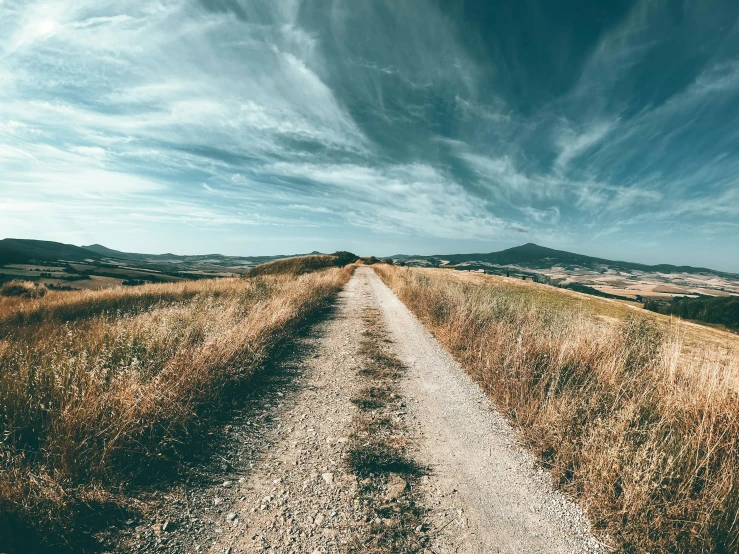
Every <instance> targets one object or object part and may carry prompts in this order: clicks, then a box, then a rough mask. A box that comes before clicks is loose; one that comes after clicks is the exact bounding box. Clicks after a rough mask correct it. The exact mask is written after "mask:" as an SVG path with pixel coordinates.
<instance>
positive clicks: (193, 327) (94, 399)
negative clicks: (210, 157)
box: [0, 266, 352, 550]
mask: <svg viewBox="0 0 739 554" xmlns="http://www.w3.org/2000/svg"><path fill="white" fill-rule="evenodd" d="M351 271H352V267H351V266H350V267H345V268H341V269H340V268H331V269H326V270H323V271H320V272H314V273H310V274H307V275H295V274H287V275H270V276H264V277H257V278H250V279H223V280H203V281H195V282H184V283H171V284H159V285H144V286H140V287H127V288H114V289H108V290H102V291H80V292H48V293H46V294H45V295H44V296H42V297H40V298H21V297H10V298H0V368H1V370H2V371H1V372H0V429H2V430H3V435H2V436H0V539H3V540H5V541H6V542H5V543H4V542H3V540H0V544H8V541H10V540H11V539H12V540H16V541H21V540H23V536H22V535H23V532H27V533H29V534H30V535H37V536H47V537H56V538H57V539H59V538H60V537H62V538H63V537H64V536H67V535H68V534H69V533H70V532H72V531H74V530H75V527H76V526H77V524H78V523H79V519H80V518H82V517H84V509H83V508H84V507H85V506H87V507H88V512H89V510H92V511H95V510H96V508H95V506H98V507H99V506H101V505H103V504H105V503H107V502H110V501H111V500H115V499H116V498H120V497H125V494H126V492H127V490H128V488H129V487H130V486H132V483H133V484H135V483H136V482H138V481H140V480H141V478H142V477H143V478H144V479H151V478H155V477H156V476H157V475H161V474H163V473H162V472H166V471H167V468H168V467H171V465H172V463H173V462H175V461H176V460H177V459H178V458H179V457H180V456H181V455H182V454H183V452H187V450H188V448H190V447H191V446H192V444H191V443H190V442H189V441H190V440H191V437H192V435H193V433H194V430H195V429H196V428H197V427H198V425H201V424H202V423H203V419H202V418H204V417H205V415H206V411H207V410H211V409H213V408H215V407H217V406H218V405H219V402H221V401H222V400H223V399H224V398H225V397H227V396H228V394H229V390H232V389H233V387H234V386H235V385H237V384H242V383H245V382H248V379H249V378H250V377H251V376H252V375H253V374H254V373H255V372H256V371H258V370H259V369H260V368H261V367H262V366H263V365H264V363H265V362H266V360H267V359H268V358H269V356H270V355H271V354H272V352H273V351H274V349H275V346H276V345H278V344H280V343H281V342H282V341H283V340H284V339H286V338H289V337H290V336H291V335H292V334H293V333H294V332H295V331H296V329H298V328H300V327H301V326H304V324H305V323H307V322H308V321H310V319H311V318H312V317H313V315H314V314H315V313H316V312H317V310H319V309H320V308H321V307H323V306H325V305H326V302H327V300H329V299H330V298H332V297H333V296H334V295H335V294H336V293H337V292H338V291H339V290H340V289H341V287H342V286H343V285H344V284H345V283H346V281H347V280H348V279H349V277H350V275H351ZM205 421H207V417H205ZM13 537H15V538H13ZM11 546H12V545H11ZM16 546H17V544H16ZM11 550H12V548H11Z"/></svg>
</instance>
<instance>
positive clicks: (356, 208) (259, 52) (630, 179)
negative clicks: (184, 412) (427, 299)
mask: <svg viewBox="0 0 739 554" xmlns="http://www.w3.org/2000/svg"><path fill="white" fill-rule="evenodd" d="M619 6H622V4H621V3H619ZM540 8H541V10H540V11H542V13H545V12H546V11H547V10H549V7H547V4H545V3H543V2H542V3H541V6H540ZM560 12H561V13H560ZM560 12H557V13H554V12H553V13H550V14H549V19H547V18H544V19H540V18H538V17H533V16H532V17H530V18H527V19H526V20H515V21H514V20H510V21H507V20H506V17H509V16H507V15H506V14H509V13H513V12H512V10H506V9H505V6H503V5H501V6H496V5H490V4H488V3H482V2H481V3H479V4H477V3H475V2H471V3H469V4H465V5H464V6H459V5H452V4H449V5H447V4H441V3H433V2H425V1H419V2H416V1H412V2H401V3H398V2H389V1H384V0H378V1H377V2H361V3H357V2H349V1H348V0H336V1H334V2H331V3H318V4H317V3H309V2H304V1H301V0H228V1H222V0H218V1H216V0H167V1H164V0H155V1H153V2H144V3H142V2H138V1H134V0H122V1H117V2H113V1H112V0H96V1H94V2H93V1H92V0H57V1H54V2H50V1H48V0H19V1H17V2H0V34H2V36H3V37H5V39H4V40H3V41H2V42H0V90H1V91H2V92H0V166H1V167H0V169H1V170H2V172H1V174H0V189H2V193H3V195H2V196H3V202H2V203H0V234H4V235H18V234H24V235H27V236H41V237H44V238H55V237H59V236H62V235H63V236H64V237H66V238H67V240H72V241H76V242H92V241H94V242H105V241H108V242H110V244H111V245H112V246H117V247H120V248H129V249H147V248H148V249H151V248H155V249H159V250H176V249H177V248H176V246H177V244H180V243H182V241H183V239H184V241H185V243H187V244H189V245H190V246H189V247H192V248H195V247H196V246H197V247H200V246H203V247H205V248H207V249H208V250H217V249H218V248H217V247H215V246H213V247H210V244H211V243H212V242H218V241H222V240H223V239H224V237H225V236H227V235H228V234H229V232H230V233H231V234H233V235H234V236H235V237H241V238H242V240H243V242H244V244H246V245H249V248H250V251H251V252H256V251H259V252H272V251H274V249H275V248H279V249H282V248H283V246H284V244H285V241H286V240H288V237H289V238H291V239H295V237H298V242H299V244H300V245H299V246H298V245H296V247H295V248H294V249H292V248H291V249H290V250H292V251H298V250H301V249H303V250H312V249H313V247H311V245H310V244H308V238H310V240H313V241H318V242H320V243H321V244H331V245H332V246H334V247H336V248H344V247H351V246H352V245H354V246H355V247H356V248H363V249H365V250H366V251H372V248H373V245H378V246H380V245H381V246H382V248H388V249H390V251H389V252H385V253H390V252H395V251H397V250H398V249H399V248H400V247H401V245H402V246H407V247H408V248H412V249H413V250H415V251H429V252H434V251H436V250H438V248H440V247H442V246H443V247H444V248H445V249H449V248H454V249H457V250H469V249H475V250H477V249H480V248H486V247H490V248H492V247H493V246H503V245H506V244H508V245H510V244H512V243H514V242H519V241H520V240H521V239H522V238H523V237H525V238H526V240H537V241H543V242H546V243H548V244H551V245H553V246H571V245H572V246H573V247H578V246H579V245H584V247H587V245H588V244H589V245H590V248H592V249H597V248H605V247H608V248H610V249H611V250H612V251H615V252H617V253H618V252H621V254H620V255H621V257H628V255H629V254H630V253H631V252H630V248H631V246H630V245H632V244H633V243H634V242H635V239H636V238H637V237H638V238H639V242H640V244H647V241H644V237H645V236H648V235H650V234H651V235H652V236H654V237H657V238H655V239H654V240H655V241H657V243H658V244H659V246H655V247H654V252H655V253H657V254H659V255H663V254H664V253H670V252H672V253H675V254H676V255H683V253H684V252H685V248H682V246H681V245H683V244H684V243H685V241H686V237H688V239H687V240H688V241H691V240H694V239H693V238H692V237H705V236H710V237H711V239H710V240H711V243H710V245H704V246H703V247H702V248H701V249H702V250H703V251H706V252H707V251H713V252H715V255H714V258H715V260H716V261H717V264H719V263H720V262H721V260H722V259H725V258H726V257H727V256H729V255H730V254H732V253H737V252H736V247H735V246H732V244H737V243H738V242H739V241H736V240H735V239H736V227H735V226H733V225H732V224H733V223H734V220H735V218H736V215H737V212H736V209H735V208H734V206H736V205H739V202H737V200H738V199H737V196H736V195H737V190H739V185H738V184H737V179H736V178H735V175H737V174H739V167H738V166H737V165H738V164H739V161H738V160H737V148H738V147H739V130H738V129H739V125H737V118H738V117H739V114H737V112H736V110H735V109H734V106H735V105H737V102H739V61H738V60H739V30H737V29H739V26H737V24H736V21H737V18H739V7H737V6H736V5H735V4H734V3H732V2H728V1H722V0H715V1H714V0H711V1H710V2H709V3H708V4H701V5H698V4H691V3H686V4H684V5H681V6H675V5H673V4H671V3H668V2H661V1H658V2H651V1H647V0H641V1H633V2H624V3H623V6H622V7H620V8H619V7H616V6H615V4H614V5H613V6H608V7H602V9H600V11H598V9H595V8H592V9H591V7H587V6H586V7H584V8H583V9H582V10H581V12H580V13H579V14H578V19H577V20H578V21H579V20H580V19H582V18H584V19H585V22H584V23H583V24H582V25H580V26H571V25H572V21H574V20H575V19H574V18H571V17H569V16H568V14H567V8H566V7H561V9H560ZM552 18H555V19H556V23H554V24H553V23H552V22H551V20H552ZM491 29H492V30H494V32H491ZM527 36H536V37H537V44H541V45H544V47H543V49H542V50H541V51H538V53H536V52H532V51H531V49H530V48H528V46H527V44H525V43H524V42H523V41H525V40H526V38H525V37H527ZM32 215H33V216H35V217H34V219H35V220H36V221H37V223H32V222H31V221H32V220H31V219H30V218H31V216H32ZM707 228H717V229H718V228H720V229H723V231H722V233H718V234H717V233H712V234H706V232H705V231H706V229H707ZM60 229H62V231H60ZM128 229H134V230H135V232H132V233H128V232H124V231H126V230H128ZM121 236H125V237H126V239H120V238H119V237H121ZM152 236H153V237H156V238H155V242H154V243H152V239H151V237H152ZM234 236H229V242H228V244H229V245H230V247H231V248H236V246H234V245H235V244H236V241H238V238H236V239H235V238H234ZM301 236H304V237H306V239H305V241H304V243H303V242H300V239H299V237H301ZM188 238H190V239H193V240H192V241H190V242H188ZM695 240H696V241H697V240H699V239H697V238H696V239H695ZM126 241H129V242H126ZM209 241H210V242H209ZM346 241H349V244H345V243H346ZM649 243H650V244H651V242H649ZM395 245H397V247H396V246H395ZM254 248H256V249H257V250H254ZM243 253H246V252H243ZM379 253H383V252H379ZM643 255H644V256H647V255H648V254H647V253H646V252H645V253H644V254H643ZM665 261H667V260H665ZM676 261H681V260H676ZM682 261H690V260H682ZM701 263H704V264H705V263H708V262H705V261H702V262H701ZM736 269H739V268H736Z"/></svg>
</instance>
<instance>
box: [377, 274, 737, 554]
mask: <svg viewBox="0 0 739 554" xmlns="http://www.w3.org/2000/svg"><path fill="white" fill-rule="evenodd" d="M376 270H377V271H378V273H379V274H380V275H381V276H382V278H383V279H384V280H385V282H386V283H387V284H388V285H389V286H390V287H391V288H392V289H393V290H394V291H395V292H396V293H397V294H398V295H399V296H400V298H401V299H402V300H403V302H405V304H406V305H407V306H408V307H409V308H410V309H411V310H412V311H413V312H415V313H416V314H417V315H418V316H419V317H420V318H421V320H422V321H423V322H424V323H425V324H426V325H427V326H428V327H429V328H430V329H431V330H432V332H433V333H434V334H435V335H436V337H437V338H438V339H439V340H440V341H441V342H442V343H443V344H444V345H445V346H446V347H447V348H448V349H449V350H450V351H451V352H452V353H453V355H454V356H455V357H456V358H457V360H459V362H460V363H461V364H462V365H463V366H464V367H465V369H466V370H467V371H468V372H469V373H470V374H471V375H472V376H473V378H474V379H476V380H477V382H478V383H479V384H480V385H481V386H482V388H483V389H484V390H485V391H486V392H487V393H488V394H489V395H490V396H491V398H492V399H493V400H494V401H495V403H496V404H497V406H498V407H499V409H500V410H501V411H502V412H504V413H505V414H506V416H507V417H508V418H509V420H510V421H511V422H512V423H513V424H514V425H515V426H516V427H517V428H518V429H519V431H520V433H521V436H522V438H523V440H524V441H525V442H526V443H527V445H528V446H529V447H530V448H531V450H532V451H533V452H534V453H535V454H536V455H538V457H539V459H540V460H541V462H542V463H543V464H544V465H545V466H546V467H547V468H549V470H550V471H551V473H552V475H553V477H554V480H555V483H557V484H558V486H559V487H560V488H562V489H563V490H564V491H566V492H567V493H569V494H571V495H573V496H575V497H577V498H578V499H579V501H580V503H581V505H583V506H584V507H585V508H586V510H587V512H588V513H589V515H590V517H591V520H592V521H593V523H594V524H595V526H596V528H598V529H600V530H601V531H602V532H604V533H605V534H607V536H609V537H610V540H612V541H613V543H614V545H615V546H616V547H617V548H618V549H619V550H620V551H625V552H644V551H649V552H666V551H669V552H736V551H737V550H739V527H738V526H737V517H738V516H737V513H738V510H739V493H738V491H739V396H738V394H737V393H738V392H739V362H738V361H737V356H736V354H737V349H736V348H733V347H731V345H730V343H728V342H727V343H725V344H724V345H723V346H722V345H720V344H717V343H716V342H715V341H714V340H713V338H714V337H713V335H711V334H710V331H709V330H706V333H708V334H707V335H706V336H708V337H709V339H708V340H707V341H706V342H705V343H703V348H699V347H696V344H695V343H694V344H692V345H691V347H690V348H686V347H685V346H684V345H683V342H682V339H683V332H682V331H681V330H682V329H684V327H683V326H680V325H672V326H669V325H666V324H665V321H666V320H665V319H664V318H655V317H650V316H648V315H639V314H638V312H635V311H634V310H628V309H621V308H620V307H618V306H617V305H615V304H607V303H606V304H604V303H597V302H594V303H589V302H587V301H583V300H582V299H581V298H578V297H576V296H573V295H569V294H566V293H560V292H559V291H557V290H556V289H552V288H549V287H545V286H539V285H529V286H527V287H521V286H520V285H518V284H515V283H512V282H511V280H506V279H503V278H498V279H475V280H471V279H469V278H467V277H464V276H460V275H459V274H456V273H451V272H448V271H445V270H411V269H405V268H396V267H391V266H376ZM593 306H598V307H600V306H603V307H605V308H606V310H605V311H607V313H606V314H604V313H603V311H602V310H600V309H596V308H593ZM604 315H605V316H606V317H604ZM698 332H700V330H697V331H696V330H695V329H691V333H698ZM707 345H711V346H710V347H708V346H707ZM697 346H700V344H698V345H697Z"/></svg>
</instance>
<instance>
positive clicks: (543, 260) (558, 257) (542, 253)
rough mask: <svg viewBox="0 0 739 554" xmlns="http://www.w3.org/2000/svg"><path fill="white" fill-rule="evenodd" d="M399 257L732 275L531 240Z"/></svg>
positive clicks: (433, 261) (455, 262)
mask: <svg viewBox="0 0 739 554" xmlns="http://www.w3.org/2000/svg"><path fill="white" fill-rule="evenodd" d="M396 259H403V260H411V259H413V260H424V261H426V262H430V263H431V264H432V265H440V264H441V262H442V261H443V260H446V261H447V262H448V264H449V265H459V264H465V265H469V264H471V263H483V264H486V265H487V264H491V265H495V266H516V267H522V268H526V269H549V268H551V267H553V266H563V267H565V268H568V269H574V268H584V269H590V270H595V271H597V270H599V269H602V268H604V267H608V268H612V269H621V270H625V271H644V272H649V273H655V272H658V273H709V274H713V275H730V276H732V277H736V275H732V274H730V273H725V272H721V271H715V270H712V269H708V268H705V267H692V266H686V265H679V266H678V265H671V264H658V265H646V264H639V263H633V262H623V261H616V260H607V259H605V258H595V257H593V256H585V255H583V254H575V253H573V252H566V251H564V250H555V249H553V248H547V247H545V246H539V245H538V244H534V243H532V242H529V243H527V244H524V245H522V246H515V247H513V248H508V249H506V250H501V251H499V252H490V253H487V254H450V255H435V256H397V257H396Z"/></svg>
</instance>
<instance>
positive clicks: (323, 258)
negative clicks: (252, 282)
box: [249, 254, 339, 277]
mask: <svg viewBox="0 0 739 554" xmlns="http://www.w3.org/2000/svg"><path fill="white" fill-rule="evenodd" d="M336 261H337V258H336V256H329V255H323V254H321V255H316V256H296V257H294V258H285V259H282V260H276V261H274V262H268V263H266V264H262V265H258V266H256V267H254V268H252V269H250V270H249V276H250V277H255V276H257V275H302V274H304V273H311V272H313V271H319V270H321V269H326V268H328V267H335V266H337V265H339V264H337V263H336Z"/></svg>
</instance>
